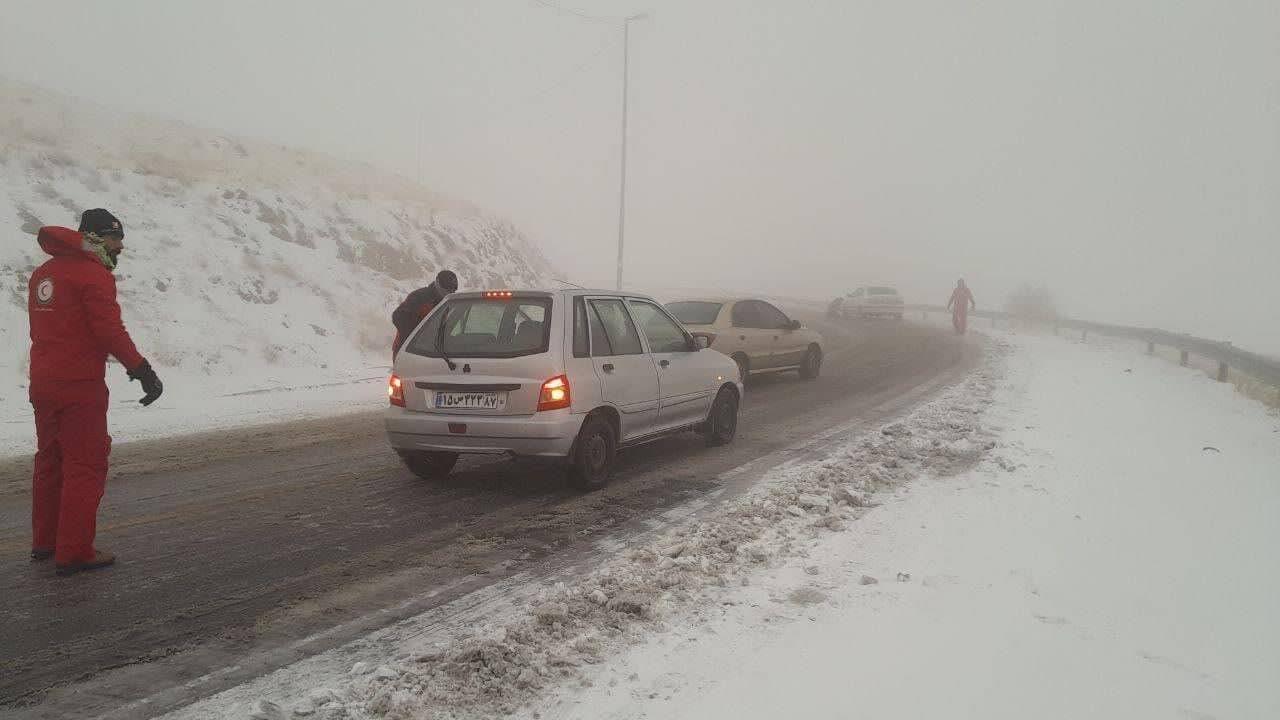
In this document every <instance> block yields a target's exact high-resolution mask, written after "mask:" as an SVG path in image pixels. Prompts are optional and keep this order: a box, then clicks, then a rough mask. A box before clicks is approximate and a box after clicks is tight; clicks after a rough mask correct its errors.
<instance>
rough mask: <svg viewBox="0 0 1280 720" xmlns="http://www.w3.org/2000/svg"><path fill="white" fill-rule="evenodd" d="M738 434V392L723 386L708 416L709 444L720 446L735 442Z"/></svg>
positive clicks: (709, 445)
mask: <svg viewBox="0 0 1280 720" xmlns="http://www.w3.org/2000/svg"><path fill="white" fill-rule="evenodd" d="M737 435H738V393H736V392H734V391H733V390H732V389H730V388H727V387H726V388H721V389H720V393H719V394H718V395H716V400H715V402H714V403H712V405H711V413H710V414H709V415H708V416H707V446H708V447H718V446H720V445H728V444H729V443H731V442H733V439H734V437H736V436H737Z"/></svg>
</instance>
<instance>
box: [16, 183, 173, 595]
mask: <svg viewBox="0 0 1280 720" xmlns="http://www.w3.org/2000/svg"><path fill="white" fill-rule="evenodd" d="M36 238H37V241H38V242H39V243H40V247H41V248H42V249H43V250H44V251H45V252H46V253H48V254H49V255H51V256H52V257H51V258H50V259H49V260H47V261H45V263H44V264H43V265H41V266H40V267H39V268H36V271H35V272H34V273H32V274H31V279H30V282H29V287H28V292H27V314H28V315H29V317H30V321H31V386H30V399H31V406H32V408H33V409H34V411H35V422H36V456H35V469H34V472H33V473H32V479H31V533H32V540H31V559H32V560H36V561H42V560H48V559H49V558H51V557H52V558H53V561H54V564H55V565H56V566H57V572H58V574H59V575H72V574H75V573H77V572H80V571H83V570H93V569H96V568H102V567H107V566H108V565H111V564H113V563H114V562H115V556H114V555H112V554H111V553H107V552H103V551H101V550H98V549H96V548H95V547H94V545H93V539H94V535H95V533H96V531H97V521H98V504H99V502H101V500H102V493H103V491H104V490H105V488H106V481H107V456H108V454H109V453H110V450H111V437H110V436H109V435H108V434H107V399H108V392H107V383H106V369H107V356H108V355H110V356H112V357H114V358H115V359H116V360H118V361H119V362H120V363H121V364H122V365H124V367H125V369H126V370H127V371H128V373H129V379H131V380H137V381H139V382H141V383H142V389H143V391H144V392H145V393H146V396H145V397H143V398H142V399H141V400H139V402H140V403H142V404H143V405H150V404H151V403H153V402H155V400H156V398H158V397H160V394H161V393H162V392H163V391H164V386H163V385H162V384H161V382H160V378H158V377H156V373H155V370H152V369H151V364H150V363H148V362H147V361H146V360H145V359H144V358H143V357H142V355H140V354H138V350H137V348H136V347H134V344H133V340H132V339H131V338H130V337H129V332H128V331H127V330H125V327H124V322H123V321H122V320H121V319H120V305H119V304H118V303H117V302H116V280H115V276H114V275H112V271H113V270H115V268H116V264H117V263H118V262H119V258H120V251H121V250H123V249H124V227H123V226H122V225H121V224H120V221H119V220H118V219H116V217H115V216H114V215H112V214H111V213H109V212H107V211H106V210H103V209H100V208H99V209H94V210H86V211H85V212H84V214H83V215H81V216H80V229H79V230H78V231H77V230H72V229H70V228H65V227H54V226H48V227H42V228H40V232H39V233H38V234H37V236H36Z"/></svg>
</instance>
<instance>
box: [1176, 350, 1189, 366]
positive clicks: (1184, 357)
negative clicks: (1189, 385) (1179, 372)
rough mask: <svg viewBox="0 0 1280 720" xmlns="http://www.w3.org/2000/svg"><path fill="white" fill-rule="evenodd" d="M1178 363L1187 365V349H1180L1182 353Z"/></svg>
mask: <svg viewBox="0 0 1280 720" xmlns="http://www.w3.org/2000/svg"><path fill="white" fill-rule="evenodd" d="M1178 364H1179V365H1181V366H1182V367H1186V366H1187V351H1186V350H1183V351H1182V355H1181V356H1180V357H1179V358H1178Z"/></svg>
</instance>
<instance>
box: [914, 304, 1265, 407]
mask: <svg viewBox="0 0 1280 720" xmlns="http://www.w3.org/2000/svg"><path fill="white" fill-rule="evenodd" d="M903 309H904V310H908V311H913V312H922V313H926V314H927V313H950V312H951V311H950V310H947V309H946V308H945V307H944V306H942V305H904V306H903ZM970 315H972V316H974V317H980V318H991V319H992V320H1013V319H1014V317H1013V316H1012V315H1010V314H1009V313H1006V312H1001V311H998V310H975V311H972V312H970ZM1053 323H1054V325H1055V327H1057V328H1067V329H1075V330H1079V331H1080V332H1081V333H1082V334H1084V336H1085V337H1087V336H1088V333H1095V334H1097V335H1103V336H1106V337H1115V338H1125V339H1129V340H1137V341H1140V342H1145V343H1146V344H1147V353H1152V352H1155V348H1156V347H1157V346H1161V347H1171V348H1173V349H1175V350H1178V351H1180V352H1181V361H1182V364H1183V365H1186V364H1187V363H1188V361H1189V357H1190V356H1191V355H1196V356H1198V357H1203V358H1207V359H1209V360H1213V361H1215V362H1217V363H1218V380H1219V381H1222V382H1226V380H1227V372H1228V369H1229V368H1234V369H1236V370H1237V371H1239V372H1241V373H1244V374H1245V375H1248V376H1249V377H1252V378H1255V379H1257V380H1261V381H1263V382H1266V383H1267V384H1269V385H1273V386H1276V387H1280V360H1277V359H1274V358H1269V357H1267V356H1265V355H1259V354H1257V353H1253V352H1249V351H1248V350H1242V349H1240V348H1238V347H1236V346H1234V345H1232V344H1231V343H1229V342H1220V341H1217V340H1207V339H1205V338H1200V337H1196V336H1194V335H1184V334H1181V333H1173V332H1169V331H1168V330H1158V329H1154V328H1141V327H1130V326H1127V325H1110V324H1107V323H1098V322H1090V321H1088V320H1075V319H1072V318H1058V319H1057V320H1054V321H1053Z"/></svg>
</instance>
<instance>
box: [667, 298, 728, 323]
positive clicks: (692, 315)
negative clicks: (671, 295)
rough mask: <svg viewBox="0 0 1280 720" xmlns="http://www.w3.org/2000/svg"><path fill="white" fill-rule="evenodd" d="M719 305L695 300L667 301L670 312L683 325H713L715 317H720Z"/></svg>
mask: <svg viewBox="0 0 1280 720" xmlns="http://www.w3.org/2000/svg"><path fill="white" fill-rule="evenodd" d="M721 307H723V305H722V303H714V302H701V301H697V300H688V301H684V302H673V303H667V309H668V310H670V311H671V314H672V315H675V316H676V319H677V320H679V321H680V322H682V323H684V324H685V325H714V324H715V322H716V318H718V317H720V308H721Z"/></svg>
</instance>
